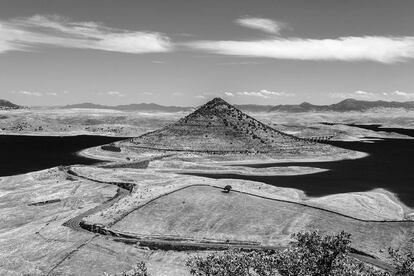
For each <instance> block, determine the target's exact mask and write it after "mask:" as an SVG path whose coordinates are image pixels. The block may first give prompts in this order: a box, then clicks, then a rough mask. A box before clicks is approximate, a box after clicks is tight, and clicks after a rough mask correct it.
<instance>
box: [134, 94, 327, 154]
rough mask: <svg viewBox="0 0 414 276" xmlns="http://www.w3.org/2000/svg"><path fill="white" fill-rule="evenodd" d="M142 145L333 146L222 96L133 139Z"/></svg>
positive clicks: (220, 149) (199, 148)
mask: <svg viewBox="0 0 414 276" xmlns="http://www.w3.org/2000/svg"><path fill="white" fill-rule="evenodd" d="M131 142H132V143H133V144H134V145H136V146H138V147H146V148H151V149H159V150H162V149H165V150H173V151H189V152H215V153H228V152H233V153H247V152H261V153H267V152H284V153H288V152H291V153H296V154H297V153H300V152H301V151H306V152H309V151H312V152H315V151H320V150H324V149H325V150H326V149H327V148H333V147H331V146H328V145H323V144H315V143H311V142H309V141H306V140H303V139H299V138H297V137H295V136H292V135H288V134H286V133H283V132H281V131H278V130H275V129H273V128H272V127H270V126H267V125H265V124H263V123H261V122H259V121H257V120H256V119H254V118H252V117H250V116H248V115H247V114H245V113H243V112H242V111H240V110H239V109H237V108H235V107H234V106H232V105H230V104H229V103H227V102H226V101H224V100H223V99H221V98H214V99H213V100H211V101H209V102H207V103H206V104H204V105H203V106H201V107H200V108H198V109H197V110H195V111H194V112H193V113H191V114H189V115H187V116H186V117H184V118H181V119H180V120H179V121H177V122H176V123H173V124H171V125H168V126H166V127H164V128H162V129H160V130H156V131H154V132H150V133H147V134H144V135H142V136H140V137H137V138H133V139H132V140H131Z"/></svg>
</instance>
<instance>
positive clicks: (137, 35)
mask: <svg viewBox="0 0 414 276" xmlns="http://www.w3.org/2000/svg"><path fill="white" fill-rule="evenodd" d="M41 45H49V46H56V47H66V48H78V49H94V50H102V51H111V52H121V53H131V54H140V53H151V52H168V51H170V50H171V49H172V45H171V43H170V40H169V38H168V37H167V36H166V35H164V34H161V33H157V32H146V31H130V30H123V29H116V28H109V27H106V26H104V25H103V24H101V23H97V22H74V21H70V20H69V19H67V18H64V17H60V16H42V15H35V16H32V17H26V18H15V19H11V20H8V21H0V53H4V52H7V51H12V50H19V51H28V50H30V49H31V48H33V47H39V46H41Z"/></svg>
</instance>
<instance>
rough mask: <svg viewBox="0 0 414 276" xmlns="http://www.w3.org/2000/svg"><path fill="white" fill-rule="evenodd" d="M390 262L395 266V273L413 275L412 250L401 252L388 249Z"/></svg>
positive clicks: (413, 253)
mask: <svg viewBox="0 0 414 276" xmlns="http://www.w3.org/2000/svg"><path fill="white" fill-rule="evenodd" d="M388 254H389V255H390V257H391V260H392V264H393V266H394V268H395V275H398V276H405V275H414V252H404V253H403V252H401V251H400V250H396V249H392V248H389V249H388Z"/></svg>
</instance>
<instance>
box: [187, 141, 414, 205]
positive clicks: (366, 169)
mask: <svg viewBox="0 0 414 276" xmlns="http://www.w3.org/2000/svg"><path fill="white" fill-rule="evenodd" d="M327 144H331V145H333V146H337V147H342V148H346V149H351V150H356V151H362V152H367V153H369V156H367V157H365V158H361V159H355V160H343V161H334V162H286V163H277V164H255V165H248V166H249V167H256V168H267V167H286V166H308V167H316V168H323V169H328V170H329V171H326V172H321V173H316V174H308V175H297V176H240V175H231V174H194V175H198V176H204V177H211V178H215V179H219V178H233V179H246V180H253V181H260V182H264V183H267V184H270V185H275V186H279V187H289V188H296V189H300V190H303V191H305V193H306V194H307V195H309V196H325V195H331V194H337V193H346V192H363V191H369V190H372V189H375V188H384V189H387V190H390V191H392V192H394V193H396V194H397V195H398V197H399V198H400V200H401V201H403V202H404V203H405V204H406V205H408V206H410V207H414V140H408V139H385V140H381V141H375V142H374V143H364V142H334V141H331V142H327Z"/></svg>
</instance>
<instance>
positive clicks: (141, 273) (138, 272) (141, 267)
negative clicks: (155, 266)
mask: <svg viewBox="0 0 414 276" xmlns="http://www.w3.org/2000/svg"><path fill="white" fill-rule="evenodd" d="M103 276H149V274H148V272H147V266H146V264H145V263H144V262H139V263H137V265H136V266H135V267H134V268H133V269H131V270H129V271H123V272H121V273H119V274H108V273H104V274H103Z"/></svg>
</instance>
